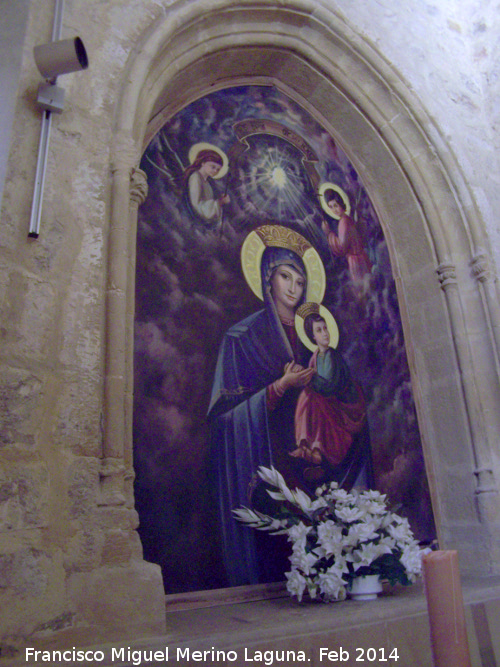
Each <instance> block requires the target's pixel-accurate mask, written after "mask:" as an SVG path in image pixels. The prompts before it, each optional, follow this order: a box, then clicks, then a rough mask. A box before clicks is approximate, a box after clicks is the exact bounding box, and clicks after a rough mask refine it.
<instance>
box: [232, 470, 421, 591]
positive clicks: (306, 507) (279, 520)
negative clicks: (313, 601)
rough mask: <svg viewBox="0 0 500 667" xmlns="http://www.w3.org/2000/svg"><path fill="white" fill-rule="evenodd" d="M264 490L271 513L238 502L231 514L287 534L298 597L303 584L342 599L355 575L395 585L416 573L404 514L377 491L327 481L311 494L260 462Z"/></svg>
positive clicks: (417, 556)
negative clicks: (274, 505) (348, 488)
mask: <svg viewBox="0 0 500 667" xmlns="http://www.w3.org/2000/svg"><path fill="white" fill-rule="evenodd" d="M258 474H259V477H260V478H261V479H262V480H263V481H264V482H265V483H266V484H267V485H268V486H270V487H272V488H271V489H267V493H268V494H269V495H270V496H271V498H273V499H274V500H275V501H278V502H279V505H278V508H279V509H278V510H277V512H276V513H275V515H274V516H269V515H268V514H263V513H262V512H258V511H256V510H252V509H248V508H246V507H242V508H239V509H236V510H233V511H234V514H235V515H236V517H237V518H238V519H239V520H240V521H242V522H243V523H245V524H246V525H247V526H249V527H251V528H256V529H258V530H265V531H268V532H270V533H272V534H274V535H279V534H286V535H287V536H288V540H289V541H290V542H291V543H292V554H291V556H290V563H291V571H290V572H287V573H286V578H287V590H288V592H289V593H290V594H291V595H293V596H296V597H297V599H298V600H299V602H300V601H301V600H302V596H303V594H304V591H305V590H307V591H308V593H309V596H310V597H311V598H319V599H321V600H323V601H324V602H333V601H338V600H344V599H345V597H346V593H347V590H348V588H349V587H350V585H351V583H352V581H353V579H354V578H356V577H360V576H366V575H372V574H375V575H379V577H380V579H381V580H387V581H388V582H389V583H390V584H392V585H394V584H395V583H396V582H399V583H401V584H403V585H409V584H411V583H413V582H414V581H415V580H416V578H417V577H418V575H419V574H420V573H421V558H422V555H423V554H424V553H427V552H428V551H429V549H421V548H420V547H419V545H418V542H417V541H416V540H415V538H414V536H413V533H412V531H411V529H410V526H409V523H408V520H407V519H405V518H402V517H400V516H399V515H397V514H394V513H393V512H391V511H389V509H388V507H387V504H386V496H385V495H382V494H381V493H379V492H378V491H361V492H358V491H354V490H353V491H351V492H350V493H348V492H347V491H345V490H343V489H339V488H338V484H336V483H335V482H331V483H330V484H328V485H327V484H324V485H323V486H321V487H319V488H318V489H316V498H315V499H314V500H313V499H311V498H310V497H309V496H308V495H307V494H306V493H305V492H304V491H301V490H300V489H295V490H293V491H292V490H291V489H289V488H288V486H287V485H286V483H285V480H284V478H283V476H282V475H281V474H280V473H279V472H278V471H277V470H276V469H275V468H273V467H271V468H265V467H263V466H261V467H260V468H259V471H258Z"/></svg>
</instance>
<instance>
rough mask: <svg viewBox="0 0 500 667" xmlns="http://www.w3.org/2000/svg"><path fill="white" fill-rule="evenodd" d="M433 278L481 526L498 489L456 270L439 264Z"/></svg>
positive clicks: (494, 505)
mask: <svg viewBox="0 0 500 667" xmlns="http://www.w3.org/2000/svg"><path fill="white" fill-rule="evenodd" d="M437 274H438V278H439V282H440V284H441V289H442V290H443V292H444V294H445V296H446V302H447V305H448V313H449V315H450V320H451V329H452V336H453V343H454V346H455V350H456V355H457V362H458V368H459V371H460V376H461V383H460V384H461V387H462V392H463V394H462V395H463V399H464V406H465V412H466V415H467V422H468V427H469V434H468V436H469V437H468V439H469V441H470V446H471V451H472V454H473V457H474V466H475V467H474V475H475V478H476V485H475V494H476V501H477V511H478V518H479V520H480V521H481V522H482V523H488V522H489V521H490V520H491V519H493V517H494V516H495V515H496V514H497V503H498V496H497V494H498V489H497V486H496V481H495V477H494V474H493V466H492V461H491V457H490V452H489V447H488V444H487V436H486V432H485V430H484V426H483V424H482V423H481V419H480V417H479V415H480V412H481V410H480V405H479V396H478V392H477V388H476V385H475V381H474V373H473V365H472V359H471V353H470V350H469V344H468V341H467V338H466V336H465V335H464V327H463V317H462V310H461V305H460V295H459V290H458V282H457V276H456V267H455V265H454V264H451V263H449V262H443V263H441V264H440V265H439V266H438V267H437Z"/></svg>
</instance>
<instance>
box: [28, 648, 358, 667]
mask: <svg viewBox="0 0 500 667" xmlns="http://www.w3.org/2000/svg"><path fill="white" fill-rule="evenodd" d="M25 651H26V662H29V663H30V664H35V663H48V662H49V663H52V664H54V663H55V664H64V663H79V662H81V663H85V664H88V663H94V662H96V663H100V662H104V661H106V662H107V663H108V664H109V662H112V663H113V662H118V663H125V664H132V665H142V664H145V663H148V662H151V663H155V664H158V663H159V662H169V661H170V662H181V661H182V662H183V663H184V664H185V661H186V660H190V661H193V662H201V663H203V662H204V663H208V664H210V665H212V664H214V663H223V664H224V663H228V662H235V661H236V660H238V659H240V660H241V659H243V662H248V663H254V667H257V665H274V664H275V663H281V664H288V665H289V664H291V663H294V662H296V663H302V662H306V663H307V662H310V661H311V658H310V657H306V654H305V652H304V651H287V650H276V649H275V650H267V651H259V650H254V649H248V648H243V649H241V650H239V651H222V650H218V649H215V648H214V647H212V648H210V649H206V650H203V651H193V650H192V649H190V648H187V647H185V648H181V647H176V648H175V649H174V650H172V649H171V650H170V651H169V647H168V646H165V649H141V650H139V649H132V648H130V646H129V647H127V648H124V647H121V648H112V647H109V648H108V649H107V650H106V651H101V650H90V649H89V650H86V649H77V648H75V647H73V648H71V649H65V650H50V651H49V650H38V649H34V648H26V649H25ZM318 651H319V660H320V662H323V661H324V662H344V661H346V660H348V659H349V652H348V651H346V650H345V649H343V648H342V647H339V648H337V649H331V648H320V649H318ZM249 667H252V666H251V665H249Z"/></svg>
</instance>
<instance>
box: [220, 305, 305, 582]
mask: <svg viewBox="0 0 500 667" xmlns="http://www.w3.org/2000/svg"><path fill="white" fill-rule="evenodd" d="M303 353H304V351H303V350H302V349H300V351H299V352H297V350H295V351H294V350H292V349H291V346H290V343H289V341H288V339H287V338H286V336H285V335H284V331H283V328H282V327H281V325H280V324H279V322H278V321H277V319H276V317H275V314H274V313H273V312H272V309H271V308H265V309H264V310H260V311H258V312H257V313H254V314H253V315H250V316H249V317H247V318H246V319H244V320H242V321H241V322H239V323H238V324H235V325H234V326H233V327H231V328H230V329H229V331H228V332H227V333H226V334H225V336H224V339H223V341H222V346H221V350H220V353H219V359H218V362H217V368H216V371H215V378H214V384H213V389H212V399H211V402H210V408H209V418H210V420H211V422H212V445H213V458H214V464H215V469H216V472H215V475H216V481H215V483H216V487H217V492H218V502H219V508H220V518H221V532H222V543H223V548H224V558H225V563H226V570H227V575H228V580H229V583H230V585H243V584H250V583H258V582H261V581H272V580H276V578H277V574H276V571H275V568H274V567H273V563H272V559H271V560H270V559H269V558H267V559H266V558H264V559H263V558H262V554H261V555H259V556H258V554H257V551H258V547H257V546H256V543H257V542H260V541H262V540H263V539H264V538H265V537H268V536H262V535H258V534H257V533H256V531H254V530H250V529H249V528H248V527H247V526H245V525H243V524H241V523H239V522H238V521H236V520H235V518H234V515H233V514H232V513H231V511H232V510H233V509H234V508H238V507H240V506H242V505H244V506H247V507H248V506H250V505H251V504H252V498H251V496H252V491H253V489H254V488H255V483H256V481H257V476H256V471H257V469H258V467H259V466H261V465H265V466H269V465H275V466H276V467H278V468H280V467H281V466H279V463H278V462H277V461H276V453H277V452H278V458H279V452H280V450H281V451H282V452H283V453H285V454H287V452H288V451H290V450H291V449H293V447H294V439H293V410H294V405H295V401H296V394H295V392H287V393H286V394H285V396H284V397H283V398H282V399H281V401H280V404H279V406H278V407H277V409H276V410H275V411H274V413H275V414H273V415H272V418H270V415H269V414H268V407H267V396H266V388H267V386H268V385H270V384H272V383H273V382H274V381H275V380H277V379H279V378H280V377H282V375H283V371H284V367H285V365H286V364H287V363H288V362H289V361H291V360H292V359H293V358H294V357H295V358H296V360H297V361H299V359H297V356H300V355H302V354H303ZM300 361H302V359H300ZM275 424H280V425H281V426H280V428H276V427H275V426H274V425H275ZM277 431H279V432H277ZM270 539H271V540H272V541H273V546H274V547H277V546H278V544H277V538H276V537H271V538H270ZM270 546H271V545H270ZM272 548H273V547H272V546H271V550H272ZM276 567H278V566H276ZM281 574H282V573H281Z"/></svg>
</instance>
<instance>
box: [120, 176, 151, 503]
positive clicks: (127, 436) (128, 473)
mask: <svg viewBox="0 0 500 667" xmlns="http://www.w3.org/2000/svg"><path fill="white" fill-rule="evenodd" d="M147 194H148V182H147V176H146V173H145V172H144V171H142V169H132V172H131V174H130V207H129V225H128V229H129V233H128V238H129V241H128V256H127V304H128V307H127V338H126V341H125V345H126V347H125V355H126V375H125V405H124V408H125V415H124V421H125V432H124V453H123V456H124V464H125V496H126V501H127V504H130V505H132V504H133V482H134V477H135V474H134V466H133V441H132V424H133V411H134V312H135V266H136V247H137V211H138V208H139V206H140V205H141V204H142V203H143V202H144V201H145V199H146V197H147Z"/></svg>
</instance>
